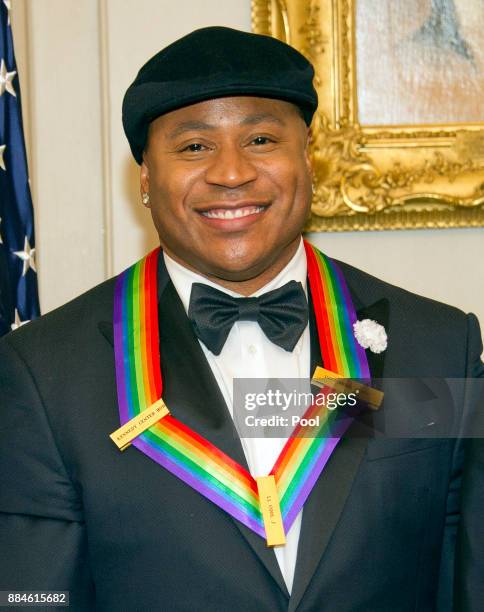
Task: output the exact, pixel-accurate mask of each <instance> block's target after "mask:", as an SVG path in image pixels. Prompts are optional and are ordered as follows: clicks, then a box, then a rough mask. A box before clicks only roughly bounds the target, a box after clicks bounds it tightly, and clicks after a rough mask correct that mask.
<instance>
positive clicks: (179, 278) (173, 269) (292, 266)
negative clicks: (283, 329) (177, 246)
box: [163, 238, 307, 312]
mask: <svg viewBox="0 0 484 612" xmlns="http://www.w3.org/2000/svg"><path fill="white" fill-rule="evenodd" d="M163 258H164V260H165V266H166V269H167V272H168V275H169V277H170V278H171V281H172V283H173V284H174V285H175V289H176V291H177V293H178V295H179V296H180V299H181V301H182V304H183V306H184V308H185V311H186V312H188V305H189V303H190V293H191V291H192V284H193V283H204V284H205V285H209V286H210V287H214V288H215V289H218V290H219V291H223V292H224V293H228V294H229V295H231V296H233V297H241V296H240V294H238V293H236V292H235V291H231V290H230V289H226V288H225V287H222V286H221V285H218V284H217V283H214V282H213V281H211V280H209V279H208V278H205V276H202V275H201V274H198V273H197V272H194V271H193V270H189V269H188V268H185V266H182V265H181V264H179V263H178V262H176V261H175V260H174V259H172V258H171V257H170V256H169V255H167V254H166V253H165V252H163ZM306 277H307V262H306V252H305V250H304V243H303V240H302V238H301V241H300V243H299V246H298V249H297V251H296V253H295V254H294V256H293V257H292V259H291V260H290V261H289V263H288V264H287V265H286V266H285V267H284V268H283V269H282V270H281V271H280V272H279V274H278V275H277V276H275V277H274V278H273V279H272V280H270V281H269V282H268V283H267V284H266V285H264V286H263V287H261V288H260V289H258V290H257V291H256V292H254V293H253V294H252V295H253V296H259V295H262V294H263V293H267V292H268V291H272V290H273V289H278V288H279V287H282V286H283V285H285V284H286V283H288V282H289V281H291V280H294V281H296V282H299V283H301V285H302V286H303V288H304V291H305V292H306V295H307V287H306Z"/></svg>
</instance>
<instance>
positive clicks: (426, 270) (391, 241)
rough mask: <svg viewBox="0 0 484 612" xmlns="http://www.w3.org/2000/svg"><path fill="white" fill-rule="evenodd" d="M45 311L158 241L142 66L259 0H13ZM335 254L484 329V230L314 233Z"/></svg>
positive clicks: (236, 21) (232, 20)
mask: <svg viewBox="0 0 484 612" xmlns="http://www.w3.org/2000/svg"><path fill="white" fill-rule="evenodd" d="M12 4H13V5H14V6H13V20H14V36H15V37H16V51H17V59H18V61H19V70H20V77H21V85H22V92H23V96H24V113H26V114H27V117H26V119H27V128H28V131H29V136H30V139H29V154H30V167H31V177H32V184H33V195H34V207H35V214H36V225H37V248H38V253H39V257H38V268H39V280H40V293H41V304H42V309H43V311H44V312H46V311H48V310H50V309H52V308H54V307H55V306H57V305H59V304H62V303H63V302H65V301H66V300H68V299H70V298H72V297H74V296H75V295H77V294H79V293H81V292H82V291H84V290H86V289H87V288H89V287H90V286H93V285H95V284H96V283H98V282H100V281H101V280H102V279H104V278H107V277H108V276H111V275H112V274H114V273H116V272H118V271H120V270H121V269H123V268H125V267H126V266H128V265H129V264H130V263H132V262H133V261H135V260H136V259H138V258H139V257H140V256H141V255H142V254H143V253H145V252H146V251H147V250H148V249H150V248H151V247H152V246H154V245H155V244H156V236H155V234H154V232H153V230H152V229H151V220H150V218H149V213H148V212H147V211H146V209H145V208H143V207H142V206H141V204H140V201H139V194H138V166H137V165H136V164H135V163H134V161H132V160H131V158H130V154H129V149H128V145H127V142H126V140H125V137H124V134H123V131H122V126H121V101H122V96H123V94H124V92H125V90H126V88H127V86H128V85H129V83H130V82H131V81H132V79H133V78H134V76H135V74H136V72H137V70H138V69H139V67H140V66H141V65H142V63H144V61H145V60H146V59H147V58H148V57H150V56H151V55H153V54H154V53H155V52H156V51H158V50H159V49H160V48H162V47H163V46H165V45H166V44H168V43H170V42H171V41H173V40H174V39H176V38H178V37H179V36H181V35H183V34H185V33H187V32H189V31H191V30H193V29H195V28H197V27H203V26H206V25H228V26H232V27H238V28H240V29H245V30H249V29H250V0H177V1H176V2H174V1H173V0H14V1H13V2H12ZM310 238H311V239H312V240H313V241H314V242H315V244H317V245H318V246H319V247H320V248H322V249H324V250H325V251H326V252H327V253H328V254H330V255H333V256H335V257H337V258H339V259H342V260H344V261H347V262H348V263H352V264H353V265H356V266H359V267H361V268H363V269H364V270H367V271H368V272H370V273H372V274H375V275H377V276H380V277H382V278H384V279H385V280H388V281H390V282H393V283H395V284H398V285H401V286H404V287H406V288H408V289H410V290H413V291H416V292H418V293H421V294H424V295H427V296H429V297H433V298H435V299H439V300H442V301H445V302H449V303H451V304H454V305H456V306H459V307H461V308H463V309H464V310H466V311H474V312H476V313H477V314H478V316H480V319H481V321H483V322H484V271H483V268H484V266H483V259H484V229H455V230H418V231H394V232H363V233H356V232H355V233H336V234H312V235H311V236H310Z"/></svg>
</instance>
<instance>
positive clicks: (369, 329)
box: [353, 319, 388, 353]
mask: <svg viewBox="0 0 484 612" xmlns="http://www.w3.org/2000/svg"><path fill="white" fill-rule="evenodd" d="M353 330H354V332H355V338H356V340H357V341H358V344H359V345H360V346H362V347H363V348H365V349H367V348H369V349H370V351H371V352H372V353H382V352H383V351H384V350H385V349H386V348H387V344H388V342H387V333H386V331H385V328H384V327H383V325H380V324H379V323H377V322H376V321H372V320H371V319H363V321H356V323H354V324H353Z"/></svg>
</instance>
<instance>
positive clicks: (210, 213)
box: [202, 206, 264, 219]
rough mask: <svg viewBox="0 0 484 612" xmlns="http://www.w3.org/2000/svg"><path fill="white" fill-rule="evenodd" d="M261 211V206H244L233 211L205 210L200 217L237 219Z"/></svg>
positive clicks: (262, 208)
mask: <svg viewBox="0 0 484 612" xmlns="http://www.w3.org/2000/svg"><path fill="white" fill-rule="evenodd" d="M263 210H264V207H263V206H246V207H244V208H236V209H235V210H207V211H206V212H203V213H202V215H203V216H204V217H208V218H209V219H239V218H240V217H247V216H248V215H255V214H257V213H260V212H262V211H263Z"/></svg>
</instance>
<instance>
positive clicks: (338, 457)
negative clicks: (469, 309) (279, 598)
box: [288, 287, 389, 612]
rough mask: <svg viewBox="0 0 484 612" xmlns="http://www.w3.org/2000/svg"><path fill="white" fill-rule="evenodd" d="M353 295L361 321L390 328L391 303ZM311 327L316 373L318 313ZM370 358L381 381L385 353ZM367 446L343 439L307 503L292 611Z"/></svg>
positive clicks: (364, 442)
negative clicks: (365, 302)
mask: <svg viewBox="0 0 484 612" xmlns="http://www.w3.org/2000/svg"><path fill="white" fill-rule="evenodd" d="M350 292H351V294H352V299H353V304H354V305H355V309H356V310H357V316H358V319H359V320H362V319H373V320H375V321H377V322H378V323H380V324H381V325H383V326H384V327H385V329H388V318H389V309H388V300H385V299H383V300H379V301H378V302H376V303H375V304H372V305H371V306H364V305H363V304H362V302H361V301H360V299H359V298H358V296H357V295H356V294H355V293H354V292H353V291H351V287H350ZM312 312H313V309H312V308H311V313H312ZM310 325H311V372H314V369H315V367H316V366H317V365H320V366H323V365H324V364H323V362H322V359H321V352H320V349H319V342H318V338H317V330H316V325H315V321H314V314H312V316H311V317H310ZM366 355H367V359H368V364H369V367H370V372H371V375H372V378H381V377H382V376H383V366H384V355H385V353H380V354H379V355H377V354H375V353H372V352H371V351H368V350H367V351H366ZM355 425H358V424H357V423H355ZM367 443H368V439H367V438H365V437H362V436H360V435H358V436H351V435H350V436H348V437H345V438H343V439H342V440H341V441H340V442H339V444H338V446H337V447H336V449H335V451H334V452H333V455H332V456H331V458H330V460H329V461H328V463H327V465H326V467H325V469H324V470H323V472H322V474H321V475H320V477H319V479H318V481H317V482H316V484H315V486H314V488H313V490H312V491H311V494H310V495H309V497H308V499H307V501H306V503H305V504H304V508H303V514H302V525H301V534H300V537H299V546H298V553H297V562H296V570H295V575H294V582H293V588H292V593H291V599H290V602H289V608H288V610H289V612H294V611H295V610H296V608H297V607H298V605H299V603H300V602H301V599H302V598H303V596H304V593H305V591H306V589H307V588H308V586H309V584H310V582H311V579H312V578H313V576H314V574H315V572H316V570H317V567H318V565H319V563H320V561H321V558H322V556H323V555H324V552H325V550H326V548H327V546H328V543H329V541H330V539H331V536H332V534H333V531H334V529H335V527H336V525H337V523H338V520H339V517H340V515H341V513H342V511H343V509H344V506H345V503H346V500H347V498H348V495H349V493H350V491H351V487H352V484H353V481H354V479H355V476H356V474H357V472H358V469H359V466H360V463H361V461H362V459H363V456H364V454H365V450H366V446H367Z"/></svg>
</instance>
